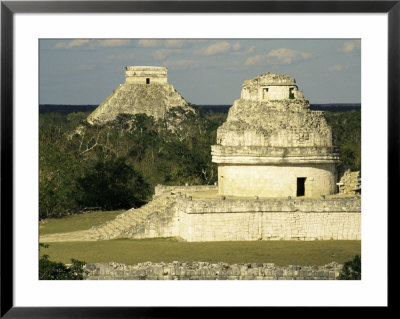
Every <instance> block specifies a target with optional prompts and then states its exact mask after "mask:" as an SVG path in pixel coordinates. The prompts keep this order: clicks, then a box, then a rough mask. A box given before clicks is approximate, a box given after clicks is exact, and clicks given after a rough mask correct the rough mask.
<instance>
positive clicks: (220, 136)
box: [212, 73, 339, 197]
mask: <svg viewBox="0 0 400 319" xmlns="http://www.w3.org/2000/svg"><path fill="white" fill-rule="evenodd" d="M212 161H213V162H214V163H217V164H218V189H219V194H220V195H226V196H245V197H248V196H260V197H288V196H293V197H296V196H298V197H300V196H306V197H313V196H320V195H330V194H334V193H336V163H337V162H338V161H339V154H338V148H337V147H335V146H333V145H332V129H331V128H330V127H329V126H328V125H327V123H326V120H325V118H324V116H323V112H321V111H312V110H310V104H309V101H308V100H307V99H305V98H304V97H303V93H302V91H299V89H298V86H297V84H296V81H295V79H294V78H292V77H290V76H287V75H281V74H275V73H265V74H262V75H260V76H257V77H256V78H254V79H252V80H246V81H244V83H243V86H242V91H241V96H240V99H238V100H236V101H235V102H234V104H233V106H232V107H231V108H230V110H229V113H228V117H227V120H226V122H225V123H224V124H223V125H222V126H220V127H219V128H218V130H217V144H216V145H213V146H212Z"/></svg>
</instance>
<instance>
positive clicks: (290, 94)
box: [289, 88, 294, 99]
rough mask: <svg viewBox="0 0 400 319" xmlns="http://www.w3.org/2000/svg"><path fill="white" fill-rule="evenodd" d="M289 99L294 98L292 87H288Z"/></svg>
mask: <svg viewBox="0 0 400 319" xmlns="http://www.w3.org/2000/svg"><path fill="white" fill-rule="evenodd" d="M289 99H294V93H293V88H290V89H289Z"/></svg>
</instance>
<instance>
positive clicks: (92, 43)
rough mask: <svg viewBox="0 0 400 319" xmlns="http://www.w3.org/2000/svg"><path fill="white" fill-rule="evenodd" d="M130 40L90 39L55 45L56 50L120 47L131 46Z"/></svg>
mask: <svg viewBox="0 0 400 319" xmlns="http://www.w3.org/2000/svg"><path fill="white" fill-rule="evenodd" d="M130 42H131V41H130V40H124V39H108V40H89V39H75V40H71V41H63V42H58V43H56V44H55V45H54V47H53V48H54V49H73V48H76V47H83V46H85V47H89V48H98V47H120V46H127V45H129V44H130Z"/></svg>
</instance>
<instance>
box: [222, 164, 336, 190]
mask: <svg viewBox="0 0 400 319" xmlns="http://www.w3.org/2000/svg"><path fill="white" fill-rule="evenodd" d="M297 178H306V180H305V187H304V190H305V194H304V195H305V196H308V197H311V196H320V195H329V194H334V193H335V191H336V174H335V164H308V165H284V164H283V165H238V164H236V165H234V164H231V165H229V164H219V166H218V186H219V193H220V194H221V195H227V196H252V197H253V196H259V197H287V196H292V197H296V195H297Z"/></svg>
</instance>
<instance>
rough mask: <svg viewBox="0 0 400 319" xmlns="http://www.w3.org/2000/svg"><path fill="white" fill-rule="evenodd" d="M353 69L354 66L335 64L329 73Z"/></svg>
mask: <svg viewBox="0 0 400 319" xmlns="http://www.w3.org/2000/svg"><path fill="white" fill-rule="evenodd" d="M351 67H352V65H343V64H335V65H332V66H331V67H330V68H329V71H333V72H339V71H342V70H348V69H350V68H351Z"/></svg>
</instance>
